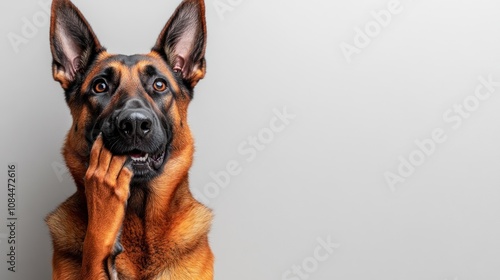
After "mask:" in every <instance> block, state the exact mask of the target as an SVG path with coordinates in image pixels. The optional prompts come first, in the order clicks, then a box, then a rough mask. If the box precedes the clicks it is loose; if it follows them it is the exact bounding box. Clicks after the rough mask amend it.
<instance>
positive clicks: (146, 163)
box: [129, 149, 165, 170]
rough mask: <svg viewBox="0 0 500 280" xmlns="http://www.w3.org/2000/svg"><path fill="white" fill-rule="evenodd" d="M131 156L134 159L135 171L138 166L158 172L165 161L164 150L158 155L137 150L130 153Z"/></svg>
mask: <svg viewBox="0 0 500 280" xmlns="http://www.w3.org/2000/svg"><path fill="white" fill-rule="evenodd" d="M129 156H130V158H131V159H132V166H133V167H134V169H135V167H136V166H137V167H138V168H144V167H147V168H154V169H155V170H158V169H160V167H161V165H162V164H163V161H164V160H165V151H164V150H163V151H160V152H157V153H156V154H150V153H146V152H142V151H140V150H137V149H135V150H133V151H131V152H130V153H129Z"/></svg>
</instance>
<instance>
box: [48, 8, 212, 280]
mask: <svg viewBox="0 0 500 280" xmlns="http://www.w3.org/2000/svg"><path fill="white" fill-rule="evenodd" d="M56 1H60V2H61V3H66V4H65V5H69V4H67V3H70V2H69V1H68V0H56ZM199 3H200V5H202V7H203V9H204V4H203V1H199ZM60 5H62V4H60ZM54 7H55V6H54ZM53 12H54V11H53ZM203 17H204V13H203ZM53 26H54V19H52V24H51V33H53V32H54V27H53ZM203 30H205V31H206V27H205V26H204V22H203ZM164 31H165V30H164ZM96 44H97V46H98V47H100V45H99V43H98V42H97V41H96ZM52 50H53V51H54V48H53V47H52ZM112 57H113V55H111V54H109V53H107V52H106V51H101V52H100V54H99V55H98V56H97V58H96V60H95V61H94V66H93V68H92V70H91V71H90V72H89V73H87V77H86V78H85V79H84V80H83V81H82V84H81V91H82V92H84V91H85V89H87V88H88V87H90V86H91V84H92V79H93V77H94V76H95V75H96V73H99V71H102V69H105V68H106V67H113V69H114V70H115V71H117V72H118V73H119V74H120V77H121V81H122V82H121V83H120V89H121V91H120V92H124V93H123V94H128V95H130V96H133V95H134V94H137V90H136V89H137V88H140V87H141V86H140V83H141V81H140V79H139V73H140V72H141V71H143V69H144V67H146V66H148V65H154V66H155V67H156V69H159V71H161V72H162V74H163V75H164V76H165V77H167V79H168V84H169V85H170V88H171V89H172V90H173V92H174V93H175V96H177V97H176V98H173V97H171V96H169V97H165V99H164V100H162V103H164V104H163V105H164V106H165V107H168V108H170V109H169V110H168V114H169V116H168V117H169V119H170V120H171V125H172V126H173V131H174V137H173V139H172V142H171V144H170V145H171V146H170V149H169V151H170V154H169V157H168V161H167V162H166V164H165V166H164V168H163V172H162V173H161V174H160V175H159V176H157V177H156V178H154V179H153V180H152V181H151V182H150V183H149V185H148V186H147V187H146V188H147V193H146V191H145V190H144V189H141V188H136V189H131V190H130V197H129V198H128V200H127V197H126V195H127V194H126V193H123V191H124V190H128V186H127V188H126V189H119V188H116V189H114V190H111V191H115V192H117V193H116V197H117V199H118V200H123V201H124V202H125V201H126V202H127V204H126V208H124V209H123V208H122V209H123V217H124V218H123V223H122V224H121V233H120V235H119V239H120V244H121V245H122V246H123V249H124V251H123V252H122V253H120V254H118V255H117V256H116V261H115V263H114V266H115V268H116V272H115V273H116V279H120V280H127V279H158V280H194V279H195V280H210V279H213V262H214V257H213V254H212V251H211V249H210V247H209V243H208V232H209V230H210V225H211V221H212V212H211V211H210V210H209V209H208V208H206V207H205V206H203V205H202V204H200V203H199V202H198V201H196V200H195V199H194V198H193V196H192V195H191V192H190V190H189V179H188V172H189V169H190V167H191V165H192V162H193V153H194V141H193V138H192V135H191V131H190V129H189V127H188V125H187V109H188V105H189V102H190V98H189V97H188V96H189V93H188V92H187V91H186V90H185V88H184V87H182V86H181V85H179V84H177V82H176V79H175V77H174V75H173V72H172V71H171V70H170V69H169V68H168V67H167V65H166V63H165V61H163V58H162V57H161V56H160V55H159V54H158V53H157V52H155V51H152V52H151V53H149V54H147V55H146V56H145V59H144V61H142V60H141V61H140V62H138V63H137V64H135V65H133V66H131V67H127V66H124V65H122V64H121V63H119V62H116V61H112V62H108V59H109V58H112ZM54 69H55V68H54ZM53 75H54V79H56V80H57V81H59V82H60V83H61V85H62V87H63V88H64V89H68V86H69V85H70V83H71V81H70V80H68V77H67V75H65V74H64V72H60V71H54V72H53ZM204 75H205V63H204V61H203V63H202V64H201V65H200V67H198V68H196V69H194V71H193V73H192V75H191V77H190V79H189V81H188V82H189V84H191V85H193V86H194V85H196V83H197V82H198V81H199V79H201V78H203V77H204ZM77 94H79V93H77ZM71 98H72V97H70V99H69V100H67V101H68V105H69V107H70V111H71V115H72V117H73V124H72V127H71V129H70V130H69V132H68V134H67V136H66V140H65V143H64V146H63V149H62V153H63V156H64V159H65V161H66V164H67V166H68V168H69V170H70V172H71V174H72V176H73V178H74V181H75V184H76V187H77V191H76V193H75V194H73V195H72V196H71V197H69V198H68V199H67V200H66V201H65V202H64V203H62V204H61V205H60V206H59V207H58V208H57V209H56V210H54V211H53V212H52V213H50V214H49V215H48V216H47V218H46V222H47V225H48V227H49V230H50V234H51V237H52V241H53V248H54V254H53V262H52V264H53V279H57V280H64V279H67V280H75V279H78V280H80V279H96V280H97V279H114V278H113V275H112V274H113V272H110V274H111V276H110V278H108V276H107V275H106V273H105V272H104V269H103V267H97V269H96V267H95V265H96V264H93V263H91V262H89V261H88V260H89V259H92V258H94V257H95V258H97V257H101V256H103V255H105V254H108V253H109V252H110V251H112V250H113V248H112V246H113V244H114V238H115V236H118V233H117V232H109V231H107V230H104V229H101V225H99V224H97V225H96V221H99V220H106V218H107V217H109V215H111V214H112V213H109V211H106V210H105V209H104V210H103V209H97V210H96V209H92V207H91V206H92V205H93V204H89V202H91V201H88V200H89V197H91V196H90V195H91V194H90V192H91V191H90V189H87V187H88V185H86V184H88V183H89V181H90V180H92V179H95V177H92V174H89V169H90V168H89V160H90V158H91V155H90V154H89V151H90V149H91V148H92V147H89V146H88V144H87V141H86V140H85V129H84V128H85V127H86V126H87V125H88V124H89V121H90V119H91V114H92V113H91V110H90V109H89V107H87V106H89V105H88V104H78V103H77V102H74V101H73V100H72V99H71ZM144 99H145V100H146V101H147V102H149V103H151V106H152V109H153V110H154V111H155V112H156V114H159V113H160V110H159V108H157V106H156V105H155V104H154V101H153V100H152V99H151V98H150V97H149V96H147V94H146V95H145V96H144ZM118 100H119V96H118V94H117V95H115V96H113V97H112V98H111V101H110V103H109V105H108V106H107V108H105V109H104V110H112V109H113V106H114V105H115V103H116V102H118ZM91 105H92V104H91ZM90 165H91V164H90ZM91 166H92V165H91ZM123 170H125V168H124V169H123ZM95 173H96V174H97V173H98V170H97V171H96V172H95ZM96 176H97V175H96ZM130 176H131V175H130ZM101 183H103V184H104V185H106V186H110V187H113V186H115V185H116V182H114V181H105V180H104V181H103V182H101ZM86 186H87V187H86ZM92 191H93V192H94V197H97V198H92V199H94V200H96V199H98V198H99V196H101V195H102V196H106V194H107V193H105V192H108V193H109V191H110V190H109V188H108V189H107V190H105V189H103V190H99V188H94V189H92ZM118 192H121V193H118ZM124 196H125V197H124ZM89 205H90V206H89ZM124 205H125V203H124ZM94 207H95V205H94ZM88 208H89V209H88ZM89 213H92V214H93V216H94V218H93V219H92V215H90V214H89ZM89 217H90V218H89ZM96 217H97V218H96ZM92 221H93V222H92ZM91 226H92V230H91V231H92V232H89V228H90V227H91ZM104 226H106V225H104V224H103V225H102V228H104ZM91 234H92V235H93V236H97V237H98V238H99V239H100V240H106V242H104V243H103V244H104V245H105V246H100V247H98V246H97V245H96V246H95V247H93V244H89V243H88V242H86V239H87V237H88V236H89V235H91ZM103 244H100V245H103ZM85 258H86V260H87V261H86V260H85ZM108 261H109V259H108ZM110 263H111V262H110ZM100 265H103V266H104V264H100ZM86 266H88V267H86ZM97 266H99V264H97Z"/></svg>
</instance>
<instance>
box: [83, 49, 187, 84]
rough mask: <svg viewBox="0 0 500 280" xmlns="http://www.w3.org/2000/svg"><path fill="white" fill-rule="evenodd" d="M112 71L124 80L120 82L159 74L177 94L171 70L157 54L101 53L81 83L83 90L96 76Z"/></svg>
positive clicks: (175, 81)
mask: <svg viewBox="0 0 500 280" xmlns="http://www.w3.org/2000/svg"><path fill="white" fill-rule="evenodd" d="M109 69H113V73H115V75H117V76H119V77H122V78H125V79H121V80H122V82H124V80H125V82H127V81H128V82H132V81H133V80H137V79H139V76H141V75H148V76H153V75H156V74H160V75H161V76H163V77H165V78H167V80H168V82H169V84H170V85H171V87H172V90H173V91H174V92H179V90H180V88H179V85H178V83H177V80H176V78H175V75H174V73H173V71H172V69H171V68H170V67H169V66H168V64H167V63H166V61H165V60H164V59H163V58H162V57H161V56H160V55H159V54H157V53H155V52H151V53H149V54H134V55H124V54H109V53H107V52H103V53H101V54H100V55H99V57H98V58H97V61H96V63H95V65H94V67H93V69H92V70H91V71H90V72H89V74H88V75H87V79H85V81H84V83H83V88H84V89H85V88H88V87H89V86H90V85H91V83H92V81H93V80H94V78H95V77H96V76H100V75H102V74H103V73H106V72H109Z"/></svg>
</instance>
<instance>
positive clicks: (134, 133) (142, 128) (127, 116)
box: [116, 109, 153, 138]
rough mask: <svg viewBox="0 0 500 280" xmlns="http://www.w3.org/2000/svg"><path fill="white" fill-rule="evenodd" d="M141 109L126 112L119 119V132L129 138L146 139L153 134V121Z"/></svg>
mask: <svg viewBox="0 0 500 280" xmlns="http://www.w3.org/2000/svg"><path fill="white" fill-rule="evenodd" d="M148 115H149V114H148V113H147V112H146V111H145V110H141V109H132V110H126V111H125V112H123V113H122V114H121V115H120V116H119V117H118V118H117V120H116V121H117V127H118V131H120V133H121V134H122V135H123V136H124V137H127V138H134V137H140V138H143V137H145V136H146V135H147V134H148V133H149V132H151V127H152V125H153V121H152V120H151V117H148Z"/></svg>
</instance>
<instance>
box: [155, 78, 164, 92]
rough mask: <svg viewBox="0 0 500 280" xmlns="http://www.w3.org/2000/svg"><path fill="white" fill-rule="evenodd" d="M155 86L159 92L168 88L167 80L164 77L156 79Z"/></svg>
mask: <svg viewBox="0 0 500 280" xmlns="http://www.w3.org/2000/svg"><path fill="white" fill-rule="evenodd" d="M153 88H154V90H156V91H158V92H162V91H165V90H166V89H167V82H165V80H163V79H156V80H155V81H154V83H153Z"/></svg>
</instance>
